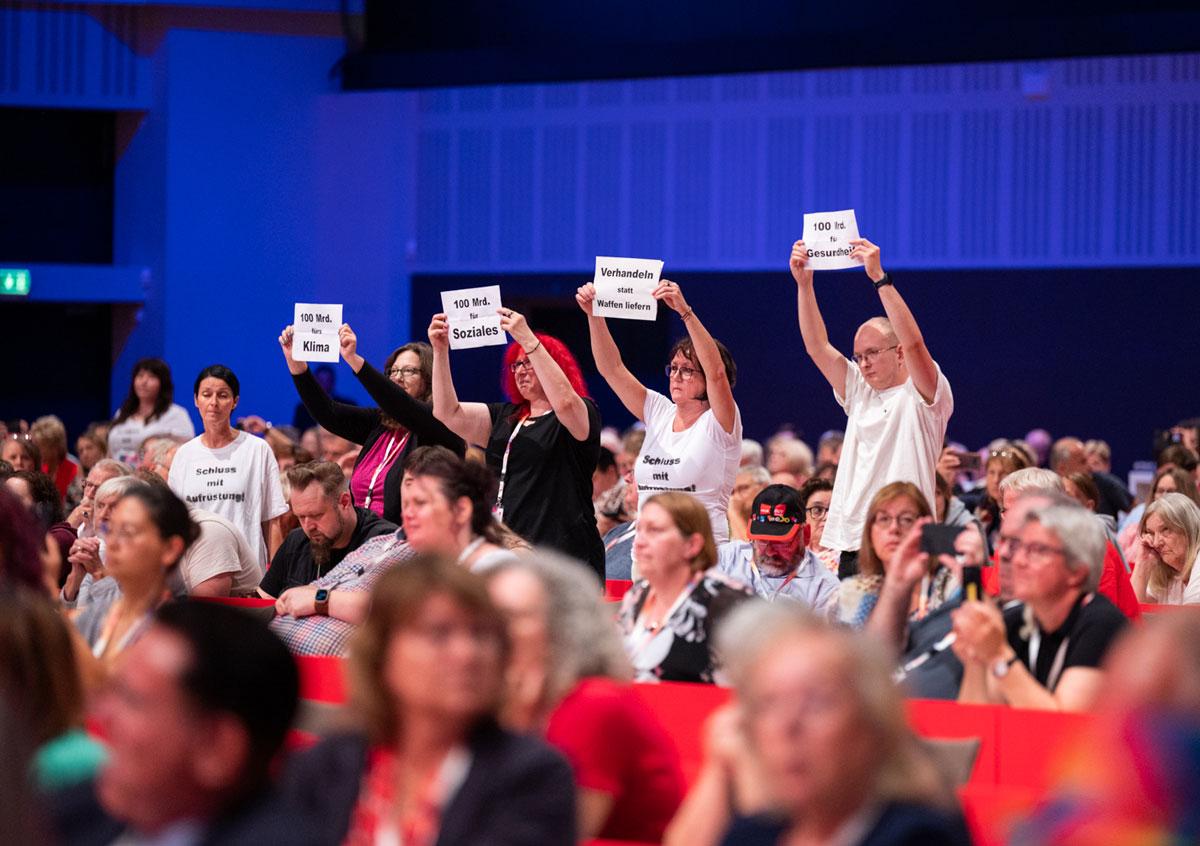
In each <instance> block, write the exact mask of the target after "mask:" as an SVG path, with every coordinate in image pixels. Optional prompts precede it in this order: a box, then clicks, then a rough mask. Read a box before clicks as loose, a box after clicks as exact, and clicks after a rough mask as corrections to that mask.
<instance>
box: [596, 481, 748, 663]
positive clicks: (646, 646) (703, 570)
mask: <svg viewBox="0 0 1200 846" xmlns="http://www.w3.org/2000/svg"><path fill="white" fill-rule="evenodd" d="M633 554H634V558H635V559H636V560H637V565H638V572H639V574H640V576H641V578H640V579H639V580H638V581H637V582H635V583H634V585H633V587H631V588H630V589H629V592H628V593H626V594H625V598H624V599H623V600H622V602H621V611H620V614H619V615H618V616H617V624H618V626H619V628H620V630H621V635H622V636H623V637H624V640H625V652H626V654H628V655H629V659H630V661H631V662H632V663H633V669H634V677H635V678H636V679H637V680H638V681H690V682H705V683H708V684H712V683H713V682H715V681H716V680H717V675H718V666H717V660H716V657H715V656H714V654H713V651H712V644H711V642H710V638H711V636H712V633H713V630H714V627H715V626H716V624H717V623H718V622H720V620H721V618H722V617H723V616H724V615H725V614H726V613H727V612H728V611H729V609H730V608H732V607H733V606H734V605H736V604H737V603H738V602H741V601H742V600H744V599H745V598H746V597H748V596H750V591H749V589H748V588H746V587H744V586H742V585H739V584H735V583H734V582H731V581H730V580H728V579H727V578H726V577H725V576H723V575H721V574H720V573H717V572H715V571H710V568H712V567H713V566H715V565H716V563H717V545H716V542H715V541H714V540H713V535H712V525H711V524H710V523H709V520H708V510H707V509H706V508H705V506H704V505H703V504H701V502H700V501H699V500H697V499H696V498H695V497H692V496H688V495H687V494H685V493H679V492H676V491H669V492H667V493H660V494H655V495H654V496H652V497H650V499H648V500H646V502H645V503H644V504H643V505H642V512H641V515H640V516H639V517H638V529H637V538H636V539H635V540H634V543H633Z"/></svg>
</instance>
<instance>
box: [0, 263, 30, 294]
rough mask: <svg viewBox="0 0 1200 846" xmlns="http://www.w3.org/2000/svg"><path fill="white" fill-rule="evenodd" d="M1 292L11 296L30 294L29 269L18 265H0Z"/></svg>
mask: <svg viewBox="0 0 1200 846" xmlns="http://www.w3.org/2000/svg"><path fill="white" fill-rule="evenodd" d="M0 294H5V295H7V296H10V297H26V296H29V271H28V270H26V269H24V268H17V267H0Z"/></svg>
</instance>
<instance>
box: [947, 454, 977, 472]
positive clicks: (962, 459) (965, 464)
mask: <svg viewBox="0 0 1200 846" xmlns="http://www.w3.org/2000/svg"><path fill="white" fill-rule="evenodd" d="M954 454H955V455H957V456H958V469H959V470H962V471H963V472H965V473H978V472H979V471H980V470H981V469H983V460H982V459H980V457H979V453H977V452H956V453H954Z"/></svg>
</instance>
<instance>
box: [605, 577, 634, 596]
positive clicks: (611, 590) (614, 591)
mask: <svg viewBox="0 0 1200 846" xmlns="http://www.w3.org/2000/svg"><path fill="white" fill-rule="evenodd" d="M631 587H633V582H631V581H629V580H628V579H609V580H608V581H606V582H605V583H604V598H605V599H606V600H607V601H609V602H620V601H621V600H622V599H623V598H624V597H625V592H626V591H627V590H629V589H630V588H631Z"/></svg>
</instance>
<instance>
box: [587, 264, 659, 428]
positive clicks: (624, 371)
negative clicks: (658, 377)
mask: <svg viewBox="0 0 1200 846" xmlns="http://www.w3.org/2000/svg"><path fill="white" fill-rule="evenodd" d="M575 302H577V303H579V307H580V308H581V309H583V313H584V314H586V315H587V317H588V334H589V335H590V336H591V339H592V358H594V359H595V360H596V369H597V370H599V371H600V375H601V376H603V377H604V381H605V382H608V386H609V387H610V388H612V389H613V393H615V394H616V395H617V396H618V397H619V398H620V400H621V402H622V403H623V404H624V406H625V407H626V408H627V409H629V413H630V414H632V415H633V416H634V417H636V418H637V419H638V420H642V421H643V422H644V415H645V412H646V386H645V385H643V384H642V383H641V382H639V381H638V379H637V377H636V376H634V375H633V374H632V373H630V372H629V368H628V367H626V366H625V362H624V361H622V360H621V351H620V350H618V349H617V344H616V342H615V341H614V340H613V337H612V333H611V332H609V331H608V321H607V320H605V319H604V318H603V317H596V315H595V314H593V313H592V306H593V305H594V304H595V302H596V287H595V286H594V285H593V284H592V283H591V282H588V283H587V284H586V285H581V286H579V290H578V291H576V292H575Z"/></svg>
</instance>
